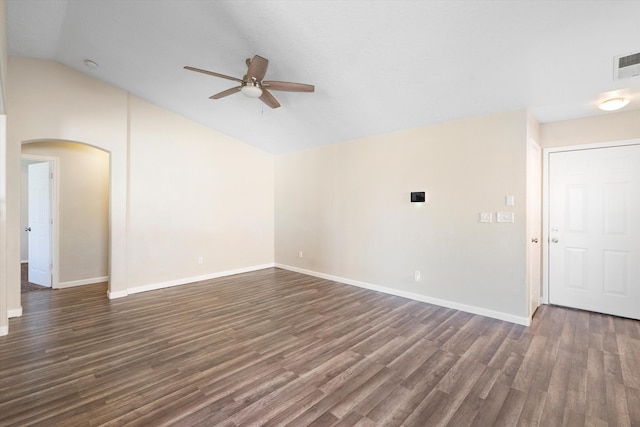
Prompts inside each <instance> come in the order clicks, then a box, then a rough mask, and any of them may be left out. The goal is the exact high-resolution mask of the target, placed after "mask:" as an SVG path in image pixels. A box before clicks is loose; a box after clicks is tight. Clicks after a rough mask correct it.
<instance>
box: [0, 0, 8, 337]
mask: <svg viewBox="0 0 640 427" xmlns="http://www.w3.org/2000/svg"><path fill="white" fill-rule="evenodd" d="M6 28H7V14H6V1H5V0H0V335H4V334H6V333H7V332H8V318H7V275H6V271H7V264H6V260H7V253H6V247H7V239H6V237H7V221H6V187H7V174H6V168H5V165H6V161H7V159H6V151H7V147H6V116H5V113H6V109H5V97H6V73H5V71H6V69H7V31H6Z"/></svg>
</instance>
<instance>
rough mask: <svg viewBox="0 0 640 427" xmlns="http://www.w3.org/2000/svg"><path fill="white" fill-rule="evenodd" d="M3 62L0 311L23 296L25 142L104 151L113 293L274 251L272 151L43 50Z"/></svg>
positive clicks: (237, 264)
mask: <svg viewBox="0 0 640 427" xmlns="http://www.w3.org/2000/svg"><path fill="white" fill-rule="evenodd" d="M8 71H9V73H8V74H9V81H10V83H11V84H10V86H9V91H8V106H9V107H10V112H11V114H10V115H9V118H8V140H7V145H8V158H7V174H8V176H9V181H10V182H11V183H13V184H10V185H9V186H8V195H7V206H8V211H7V223H8V230H9V232H8V233H7V238H8V239H7V240H8V242H7V254H6V260H7V277H8V278H9V286H8V292H7V297H8V298H7V299H8V308H9V310H11V309H16V308H19V307H20V289H19V283H20V282H19V263H20V232H19V225H20V184H19V183H20V147H21V143H23V142H26V141H34V140H35V141H41V140H52V139H56V140H67V141H76V142H82V143H86V144H90V145H93V146H95V147H98V148H101V149H103V150H105V151H107V152H109V153H110V159H111V163H110V176H111V182H110V250H109V257H110V279H111V283H110V287H111V289H110V291H111V293H112V296H124V295H126V294H127V292H128V290H129V289H131V288H134V287H136V286H140V285H142V284H153V283H158V282H168V281H175V280H189V279H190V278H193V277H199V276H202V275H207V274H209V275H212V274H215V273H223V272H225V271H230V270H234V269H238V268H250V267H253V266H254V265H255V264H256V263H269V262H273V156H271V155H268V154H265V153H264V152H261V151H259V150H257V149H254V148H252V147H250V146H248V145H246V144H244V143H242V142H239V141H236V140H232V139H230V138H228V137H226V136H224V135H222V134H220V133H218V132H216V131H213V130H210V129H206V128H204V127H202V126H201V125H198V124H196V123H194V122H191V121H188V120H186V119H183V118H181V117H178V116H177V115H175V114H172V113H169V112H167V111H165V110H162V109H160V108H157V107H154V106H152V105H150V104H148V103H146V102H143V101H141V100H139V99H137V98H135V97H132V96H129V94H127V93H126V92H124V91H122V90H120V89H117V88H114V87H112V86H109V85H107V84H105V83H101V82H99V81H98V80H96V79H93V78H91V77H89V76H86V75H84V74H81V73H79V72H76V71H74V70H72V69H70V68H67V67H65V66H63V65H60V64H57V63H54V62H51V61H44V60H36V59H28V58H21V57H11V58H10V59H9V70H8ZM249 191H250V192H251V193H249V194H248V195H247V194H246V193H247V192H249ZM242 192H244V193H245V194H243V197H242V198H241V197H240V194H241V193H242ZM255 194H257V195H259V196H258V198H256V197H254V195H255ZM252 198H253V199H252ZM239 223H242V224H243V226H242V227H240V226H239V225H238V224H239ZM212 236H213V237H214V238H213V239H211V240H207V239H208V238H211V237H212ZM157 248H163V249H167V250H169V252H168V253H169V255H174V256H173V257H172V256H166V257H165V256H164V252H162V255H159V253H158V251H157V250H156V249H157ZM199 256H202V257H203V263H202V264H198V263H197V258H198V257H199Z"/></svg>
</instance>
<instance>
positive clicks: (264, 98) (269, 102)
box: [260, 88, 280, 108]
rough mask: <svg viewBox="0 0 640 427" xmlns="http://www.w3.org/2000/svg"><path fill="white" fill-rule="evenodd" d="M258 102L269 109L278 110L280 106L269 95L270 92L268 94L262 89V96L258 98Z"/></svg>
mask: <svg viewBox="0 0 640 427" xmlns="http://www.w3.org/2000/svg"><path fill="white" fill-rule="evenodd" d="M260 101H262V102H264V103H265V104H267V105H268V106H269V107H271V108H278V107H279V106H280V103H279V102H278V100H277V99H276V98H275V97H274V96H273V95H271V92H269V91H268V90H266V89H264V88H262V95H261V96H260Z"/></svg>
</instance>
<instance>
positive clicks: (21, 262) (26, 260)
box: [20, 259, 29, 264]
mask: <svg viewBox="0 0 640 427" xmlns="http://www.w3.org/2000/svg"><path fill="white" fill-rule="evenodd" d="M28 263H29V260H28V259H23V260H21V261H20V264H28Z"/></svg>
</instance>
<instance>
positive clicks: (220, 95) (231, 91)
mask: <svg viewBox="0 0 640 427" xmlns="http://www.w3.org/2000/svg"><path fill="white" fill-rule="evenodd" d="M241 88H242V86H237V87H232V88H231V89H227V90H223V91H222V92H220V93H216V94H215V95H211V96H210V97H209V99H220V98H224V97H225V96H229V95H233V94H234V93H240V89H241Z"/></svg>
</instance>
